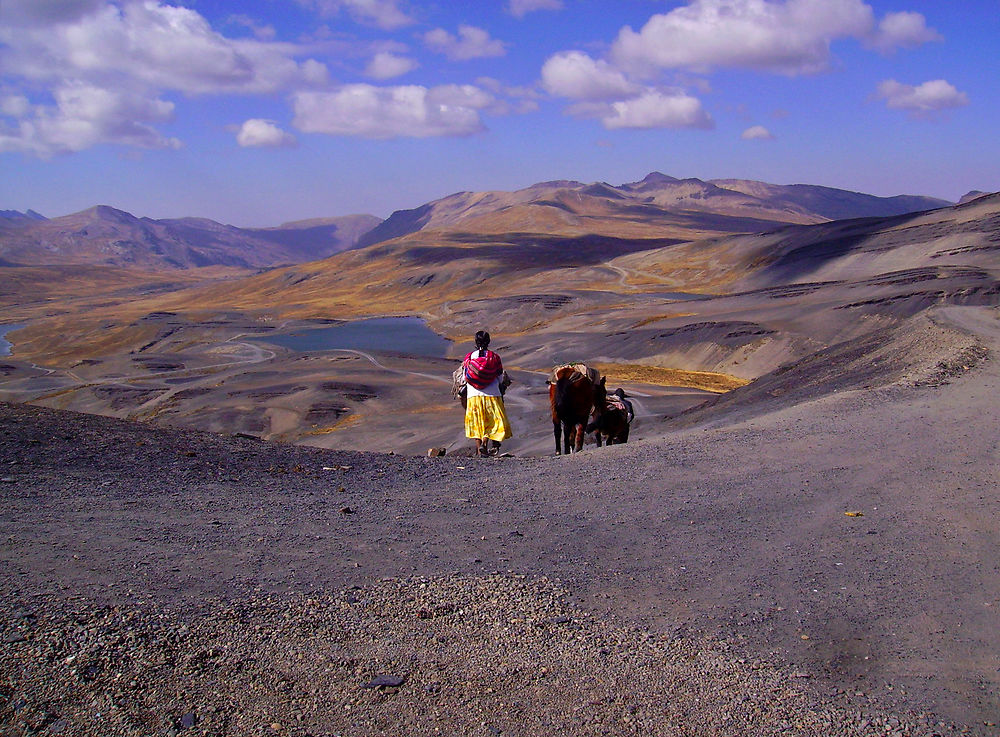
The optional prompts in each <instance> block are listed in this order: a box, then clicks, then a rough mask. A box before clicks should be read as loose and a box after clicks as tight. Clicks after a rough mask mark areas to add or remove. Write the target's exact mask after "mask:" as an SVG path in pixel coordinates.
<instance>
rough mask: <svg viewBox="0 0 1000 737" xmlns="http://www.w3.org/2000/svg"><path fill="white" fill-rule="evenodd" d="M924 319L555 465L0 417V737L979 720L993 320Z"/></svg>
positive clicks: (77, 419) (992, 483) (990, 548)
mask: <svg viewBox="0 0 1000 737" xmlns="http://www.w3.org/2000/svg"><path fill="white" fill-rule="evenodd" d="M932 322H933V324H930V323H926V324H921V325H920V326H919V327H918V328H912V330H911V332H909V333H905V332H900V333H899V334H897V335H894V336H887V338H888V339H892V340H898V341H902V343H901V345H902V344H905V345H908V346H910V347H911V348H913V349H914V350H917V349H918V348H920V347H922V349H923V350H925V351H926V356H925V358H924V359H922V361H918V362H914V361H909V362H906V363H905V364H898V365H888V366H882V365H881V363H880V366H881V368H880V370H879V371H872V372H869V373H865V374H863V380H862V381H861V382H860V383H851V382H841V383H840V384H838V385H837V387H836V388H837V389H838V390H837V391H834V392H833V393H829V392H827V391H822V390H821V389H820V388H816V387H820V385H822V384H823V382H822V381H820V379H821V378H822V372H827V371H830V366H831V362H837V361H840V362H841V365H842V366H844V367H848V366H851V367H854V368H852V370H854V369H855V368H856V366H855V363H857V362H859V361H862V360H863V356H864V355H865V353H864V351H863V350H860V349H859V351H858V352H847V353H844V354H843V355H831V356H829V357H828V360H827V361H826V362H824V363H823V365H822V366H816V365H812V364H809V363H806V364H803V365H801V366H799V367H798V368H797V369H794V370H791V369H790V370H789V371H787V372H784V373H783V374H782V375H781V376H779V377H778V378H776V379H772V380H771V381H772V382H773V383H768V384H767V385H766V386H763V388H762V389H761V388H760V387H758V390H755V389H753V388H752V387H753V385H750V387H747V388H746V391H744V390H738V391H739V392H742V394H741V395H740V396H742V399H740V396H737V397H736V399H737V400H739V401H737V402H736V403H735V404H734V405H733V406H728V405H724V406H723V407H721V408H720V410H719V411H720V413H724V414H715V415H713V416H711V418H707V417H703V418H700V419H699V418H698V417H695V418H693V419H692V418H689V420H688V421H687V426H685V427H679V428H678V429H676V430H674V431H672V432H668V433H667V434H665V435H664V436H662V437H659V438H654V439H647V440H643V441H641V442H637V443H634V444H633V443H630V444H629V445H627V446H616V447H612V448H606V449H603V450H600V451H597V450H588V451H586V452H584V453H582V454H579V455H575V456H571V457H563V458H498V459H482V460H480V459H472V458H462V457H455V456H451V455H448V456H445V457H443V458H428V457H414V456H401V455H387V454H374V453H361V452H348V451H332V450H323V449H317V448H306V447H299V446H288V445H281V444H274V443H265V442H261V441H256V440H253V439H250V438H244V437H235V436H225V435H217V434H207V433H199V432H193V431H185V430H178V429H160V428H154V427H149V426H147V425H143V424H139V423H130V422H123V421H119V420H114V419H110V418H102V417H94V416H89V415H81V414H75V413H65V412H58V411H53V410H48V409H42V408H37V407H29V406H24V405H12V404H5V405H0V498H2V505H3V514H2V516H0V615H2V616H0V626H2V633H0V653H2V657H0V734H3V735H18V736H19V737H20V736H21V735H39V734H66V735H115V734H127V735H148V734H154V735H155V734H159V735H166V734H192V735H197V734H203V735H284V734H287V735H298V736H304V735H313V736H314V737H320V736H321V735H323V736H326V735H339V734H343V735H349V734H350V735H380V734H385V735H390V734H392V735H398V734H460V735H551V734H568V735H600V734H643V735H645V734H663V735H744V734H754V735H757V734H761V735H770V734H775V735H778V734H796V735H817V736H818V735H884V734H889V735H933V734H942V735H943V734H951V733H961V732H965V733H972V734H979V735H991V734H997V733H998V729H997V727H996V723H997V722H998V721H1000V719H998V717H1000V672H998V662H997V658H996V653H997V652H998V651H1000V621H998V614H997V613H998V609H1000V570H998V567H997V560H998V559H1000V539H998V537H997V531H996V524H995V522H996V509H997V504H998V502H1000V498H998V493H997V484H996V481H997V478H998V472H1000V450H998V440H997V435H996V432H995V417H994V416H993V414H992V413H991V412H990V411H989V409H990V408H991V407H993V406H995V396H996V390H997V387H998V384H1000V363H998V362H997V361H996V360H995V358H994V356H995V355H996V351H997V347H998V346H1000V340H998V336H1000V327H998V325H1000V321H998V319H997V313H996V310H991V309H980V308H949V309H948V310H944V311H941V313H940V314H939V315H938V317H936V318H935V320H934V321H932ZM892 355H893V354H892V351H891V350H888V349H886V350H885V351H883V352H876V353H875V354H873V356H872V358H873V360H874V359H877V360H878V361H879V362H882V361H883V359H884V360H885V361H889V362H890V363H891V360H890V359H891V356H892ZM869 363H870V362H869ZM782 377H784V378H782ZM810 377H811V378H812V379H814V380H815V381H813V382H812V383H810ZM802 386H806V387H814V388H813V389H810V390H808V391H805V390H802V391H799V388H800V387H802ZM793 390H795V391H798V393H795V392H793ZM755 391H756V393H755ZM733 394H734V395H736V394H737V393H736V392H734V393H733ZM789 394H791V395H792V396H793V397H794V401H790V400H789V399H788V395H789ZM782 397H784V398H785V399H784V400H783V399H782ZM730 401H733V400H730ZM726 417H729V418H730V419H729V420H728V421H727V420H726Z"/></svg>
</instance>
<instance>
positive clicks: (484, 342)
mask: <svg viewBox="0 0 1000 737" xmlns="http://www.w3.org/2000/svg"><path fill="white" fill-rule="evenodd" d="M489 347H490V334H489V333H487V332H486V331H485V330H480V331H479V332H478V333H476V348H478V349H479V350H481V351H485V350H486V349H487V348H489Z"/></svg>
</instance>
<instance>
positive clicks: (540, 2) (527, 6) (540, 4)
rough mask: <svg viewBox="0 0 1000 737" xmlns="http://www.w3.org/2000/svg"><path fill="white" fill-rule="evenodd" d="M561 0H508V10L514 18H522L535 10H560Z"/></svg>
mask: <svg viewBox="0 0 1000 737" xmlns="http://www.w3.org/2000/svg"><path fill="white" fill-rule="evenodd" d="M562 7H563V4H562V0H510V4H509V6H508V11H509V12H510V14H511V15H513V16H514V17H515V18H523V17H524V16H526V15H527V14H528V13H533V12H534V11H536V10H562Z"/></svg>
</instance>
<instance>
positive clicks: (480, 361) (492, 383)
mask: <svg viewBox="0 0 1000 737" xmlns="http://www.w3.org/2000/svg"><path fill="white" fill-rule="evenodd" d="M489 345H490V334H489V333H487V332H486V331H485V330H480V331H479V332H477V333H476V350H474V351H472V353H470V354H469V355H467V356H466V357H465V360H464V361H463V362H462V366H463V367H464V369H465V381H466V386H467V397H466V406H465V436H466V437H468V438H472V439H473V440H474V441H475V442H476V455H477V456H487V455H498V454H499V453H500V443H502V442H503V441H504V440H506V439H507V438H509V437H512V436H513V433H512V432H511V430H510V422H508V420H507V412H506V411H505V410H504V406H503V392H502V390H501V388H500V382H501V380H502V379H503V375H504V373H503V362H502V361H501V360H500V356H498V355H497V354H496V353H494V352H493V351H491V350H490V349H489ZM491 440H492V441H493V443H492V445H490V441H491Z"/></svg>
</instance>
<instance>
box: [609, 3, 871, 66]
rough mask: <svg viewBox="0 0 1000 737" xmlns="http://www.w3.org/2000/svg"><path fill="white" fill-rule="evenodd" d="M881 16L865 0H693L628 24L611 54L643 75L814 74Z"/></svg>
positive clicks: (864, 34) (866, 31)
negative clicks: (834, 48)
mask: <svg viewBox="0 0 1000 737" xmlns="http://www.w3.org/2000/svg"><path fill="white" fill-rule="evenodd" d="M874 22H875V21H874V15H873V12H872V9H871V7H870V6H869V5H867V4H866V3H864V2H862V1H861V0H783V1H775V0H692V2H690V3H689V4H688V5H686V6H684V7H680V8H676V9H674V10H671V11H670V12H669V13H663V14H659V15H654V16H653V17H652V18H650V20H649V21H648V22H647V23H646V25H645V26H643V27H642V29H641V30H640V31H638V32H636V31H634V30H633V29H632V28H630V27H628V26H626V27H625V28H623V29H622V30H621V31H620V32H619V34H618V38H617V39H616V41H615V42H614V45H613V47H612V50H611V58H612V59H613V60H614V61H616V62H617V63H618V64H619V66H622V67H624V68H629V69H631V70H633V71H634V72H636V73H653V72H655V71H656V70H658V69H663V68H688V69H695V70H704V69H711V68H713V67H745V68H752V69H761V70H766V71H773V72H779V73H783V74H811V73H816V72H820V71H823V70H824V69H826V68H827V67H828V66H829V63H830V44H831V42H832V41H834V40H836V39H839V38H847V37H859V38H860V37H864V36H866V35H867V34H869V33H870V32H871V30H872V28H873V27H874Z"/></svg>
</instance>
